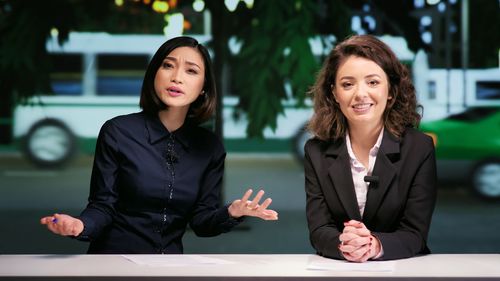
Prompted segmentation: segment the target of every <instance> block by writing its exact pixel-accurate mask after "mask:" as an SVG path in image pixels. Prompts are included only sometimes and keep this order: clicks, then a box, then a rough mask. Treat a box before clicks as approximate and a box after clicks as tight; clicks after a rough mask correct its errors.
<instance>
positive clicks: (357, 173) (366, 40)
mask: <svg viewBox="0 0 500 281" xmlns="http://www.w3.org/2000/svg"><path fill="white" fill-rule="evenodd" d="M310 94H311V95H312V97H313V100H314V115H313V117H312V119H311V121H310V123H309V130H310V131H311V132H312V133H313V135H314V137H313V138H312V139H310V140H309V141H308V142H307V143H306V145H305V148H304V149H305V163H304V170H305V188H306V195H307V206H306V211H307V219H308V225H309V233H310V240H311V243H312V246H313V247H314V248H315V249H316V251H317V253H318V254H319V255H322V256H325V257H330V258H335V259H346V260H348V261H352V262H365V261H367V260H391V259H399V258H407V257H412V256H415V255H419V254H427V253H430V250H429V248H428V247H427V235H428V232H429V227H430V223H431V217H432V213H433V210H434V206H435V201H436V160H435V152H434V145H433V142H432V139H431V138H430V137H429V136H426V135H425V134H423V133H421V132H419V131H418V130H416V129H415V128H416V127H417V126H418V125H419V122H420V119H421V116H420V114H419V113H418V111H417V110H418V107H419V106H417V101H416V96H415V88H414V86H413V84H412V82H411V79H410V75H409V72H408V70H407V69H406V67H405V66H404V65H403V64H401V62H399V60H398V59H397V58H396V56H395V54H394V53H393V51H392V50H391V49H390V48H389V47H388V46H387V45H386V44H384V43H383V42H382V41H380V40H379V39H377V38H376V37H373V36H370V35H356V36H352V37H350V38H348V39H347V40H345V41H343V42H341V43H339V44H338V45H337V46H336V47H335V48H334V49H333V50H332V51H331V53H330V54H329V56H328V57H327V59H326V60H325V62H324V65H323V67H322V69H321V71H320V73H319V75H318V77H317V79H316V82H315V84H314V85H313V87H312V89H311V91H310Z"/></svg>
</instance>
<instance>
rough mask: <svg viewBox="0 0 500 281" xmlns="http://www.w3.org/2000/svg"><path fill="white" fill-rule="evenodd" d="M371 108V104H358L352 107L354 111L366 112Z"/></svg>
mask: <svg viewBox="0 0 500 281" xmlns="http://www.w3.org/2000/svg"><path fill="white" fill-rule="evenodd" d="M371 106H372V104H371V103H359V104H355V105H353V106H352V108H353V109H354V110H366V109H369V108H370V107H371Z"/></svg>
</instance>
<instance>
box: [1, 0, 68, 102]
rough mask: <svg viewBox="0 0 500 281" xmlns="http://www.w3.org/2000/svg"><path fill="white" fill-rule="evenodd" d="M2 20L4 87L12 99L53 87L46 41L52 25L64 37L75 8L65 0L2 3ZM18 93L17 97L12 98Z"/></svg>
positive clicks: (60, 36) (30, 0)
mask: <svg viewBox="0 0 500 281" xmlns="http://www.w3.org/2000/svg"><path fill="white" fill-rule="evenodd" d="M2 4H3V5H4V6H3V8H4V10H5V15H4V17H3V18H2V20H1V21H0V35H1V36H0V38H2V40H1V41H0V75H1V76H0V77H1V79H0V89H1V92H2V95H9V96H10V97H9V98H7V100H11V101H12V102H14V101H16V100H23V99H25V98H27V97H30V96H33V95H34V94H35V93H36V92H40V91H48V90H49V89H50V85H49V77H48V69H49V63H48V59H47V57H48V56H47V51H46V49H45V42H46V39H47V37H48V36H49V34H50V30H51V28H52V27H56V28H58V29H59V39H60V40H61V41H62V40H64V39H65V38H66V37H67V35H68V31H69V25H70V23H71V18H72V17H71V14H72V13H71V11H72V10H71V8H70V6H69V3H68V1H64V0H47V1H36V0H24V1H6V2H5V3H2ZM12 95H14V97H15V98H14V99H12V98H11V97H12Z"/></svg>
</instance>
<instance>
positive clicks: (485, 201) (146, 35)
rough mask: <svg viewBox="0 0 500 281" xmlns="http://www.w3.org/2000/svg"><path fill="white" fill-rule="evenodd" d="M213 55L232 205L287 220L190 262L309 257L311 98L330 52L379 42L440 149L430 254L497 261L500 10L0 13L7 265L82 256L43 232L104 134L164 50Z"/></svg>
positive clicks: (310, 1)
mask: <svg viewBox="0 0 500 281" xmlns="http://www.w3.org/2000/svg"><path fill="white" fill-rule="evenodd" d="M182 34H184V35H189V36H193V37H195V38H197V39H198V40H199V41H200V42H202V43H203V44H205V45H206V46H208V47H209V49H210V52H211V55H212V58H213V61H214V66H215V71H216V79H217V84H218V89H219V92H220V94H221V95H220V97H219V100H218V103H219V107H218V111H217V114H216V116H214V118H213V120H211V121H210V122H208V123H207V124H206V126H208V127H209V128H211V129H213V130H214V131H215V132H216V133H217V134H218V135H219V136H220V137H221V138H222V139H223V140H224V143H225V146H226V149H227V151H228V155H227V160H226V172H225V181H224V190H223V195H224V198H223V200H224V202H230V201H232V200H234V199H236V198H238V197H240V196H241V195H242V194H243V192H244V190H246V189H247V188H248V187H254V188H258V187H263V188H264V189H265V190H266V192H267V195H268V196H270V197H272V198H273V205H272V207H273V208H274V209H275V210H277V211H278V212H279V213H280V219H279V221H277V222H263V221H257V220H254V219H251V218H250V219H247V220H246V221H245V223H244V224H242V225H241V226H239V227H238V228H236V229H235V230H234V231H233V232H231V233H228V234H224V235H221V236H218V237H214V238H197V237H195V235H194V234H193V233H192V232H191V231H188V233H187V235H186V237H185V239H184V240H185V250H186V253H277V254H278V253H313V252H314V251H313V249H312V247H311V246H310V244H309V240H308V231H307V223H306V218H305V193H304V173H303V166H302V157H303V144H304V143H305V141H306V140H307V138H308V137H309V135H308V133H307V132H305V131H304V125H305V124H306V122H307V120H308V119H309V117H310V116H311V114H312V109H311V101H310V99H309V97H308V96H307V95H306V92H307V90H308V88H309V87H310V86H311V84H312V83H313V81H314V78H315V75H316V73H317V71H318V70H319V68H320V66H321V63H322V61H323V59H324V58H325V56H326V55H327V54H328V52H329V51H330V50H331V48H332V47H333V46H335V44H336V43H337V42H339V41H341V40H343V39H344V38H345V37H347V36H348V35H350V34H373V35H376V36H378V37H379V38H380V39H381V40H383V41H384V42H386V43H387V44H388V45H389V46H390V47H391V48H392V49H393V50H394V51H395V53H396V55H397V56H398V58H399V59H400V60H401V61H402V62H403V63H404V64H405V65H407V66H408V68H409V69H410V71H411V73H412V77H413V80H414V83H415V87H416V89H417V95H418V101H419V103H420V104H421V105H423V108H424V110H423V112H422V113H423V119H422V123H421V126H420V130H422V131H423V132H425V133H427V134H429V135H430V136H432V137H433V139H434V142H435V145H436V153H437V161H438V178H439V186H438V196H439V197H438V201H437V206H436V210H435V213H434V217H433V221H432V227H431V232H430V237H429V244H430V247H431V249H432V250H433V252H434V253H500V236H499V235H498V232H497V231H498V229H500V204H499V203H500V110H499V109H500V67H499V62H500V1H499V0H475V1H469V0H391V1H382V0H354V1H349V0H274V1H265V0H224V1H223V0H168V1H166V0H114V1H112V0H45V1H37V0H22V1H20V0H17V1H16V0H0V97H1V99H0V254H38V253H40V254H51V253H52V254H55V253H60V254H80V253H85V251H86V248H87V244H86V243H83V242H79V241H76V240H72V239H69V238H63V237H58V236H56V235H53V234H51V233H49V232H48V231H47V230H46V229H45V228H44V227H42V226H40V225H39V218H40V217H42V216H44V215H49V214H52V213H54V212H65V213H69V214H72V215H78V214H79V212H80V211H81V210H82V209H83V208H84V207H85V205H86V199H87V196H88V189H89V181H90V173H91V168H92V161H93V152H94V148H95V141H96V137H97V133H98V131H99V129H100V127H101V125H102V124H103V123H104V121H106V120H107V119H110V118H112V117H114V116H116V115H120V114H127V113H132V112H136V111H138V110H139V107H138V100H139V94H140V87H141V84H142V79H143V75H144V73H145V69H146V67H147V64H148V62H149V60H150V59H151V57H152V55H153V53H154V52H155V51H156V50H157V48H158V47H159V46H160V45H161V44H162V43H163V42H164V41H166V40H167V39H168V38H171V37H174V36H178V35H182Z"/></svg>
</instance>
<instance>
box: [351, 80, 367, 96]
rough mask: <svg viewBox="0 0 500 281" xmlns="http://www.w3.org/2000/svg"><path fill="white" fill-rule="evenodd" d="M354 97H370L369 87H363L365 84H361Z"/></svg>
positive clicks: (357, 87)
mask: <svg viewBox="0 0 500 281" xmlns="http://www.w3.org/2000/svg"><path fill="white" fill-rule="evenodd" d="M354 96H355V98H356V99H363V98H364V97H366V96H368V87H366V86H365V85H363V83H359V84H358V85H357V86H356V90H355V91H354Z"/></svg>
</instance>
